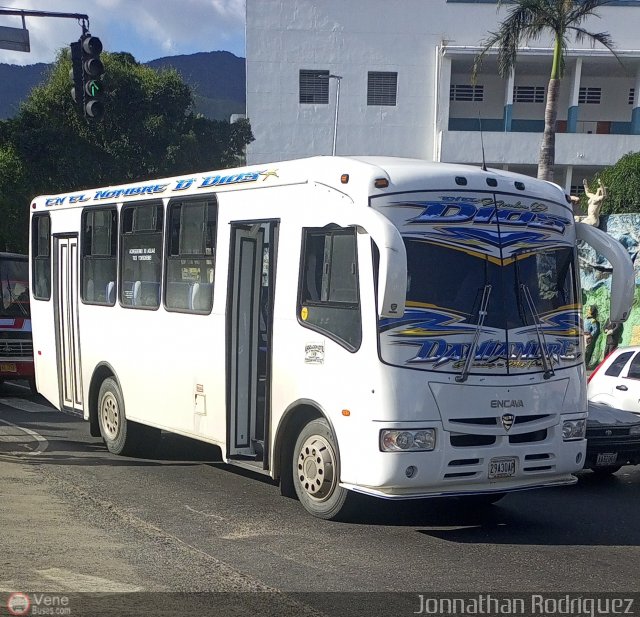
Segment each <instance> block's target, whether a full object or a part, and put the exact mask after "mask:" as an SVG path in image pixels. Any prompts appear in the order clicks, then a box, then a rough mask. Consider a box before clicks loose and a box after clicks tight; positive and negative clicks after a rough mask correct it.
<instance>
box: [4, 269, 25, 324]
mask: <svg viewBox="0 0 640 617" xmlns="http://www.w3.org/2000/svg"><path fill="white" fill-rule="evenodd" d="M0 291H1V292H2V301H1V302H0V317H29V316H30V310H29V266H28V263H27V261H26V260H21V259H7V258H4V259H0Z"/></svg>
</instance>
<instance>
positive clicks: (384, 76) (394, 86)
mask: <svg viewBox="0 0 640 617" xmlns="http://www.w3.org/2000/svg"><path fill="white" fill-rule="evenodd" d="M397 92H398V73H388V72H387V73H383V72H380V71H369V75H368V79H367V105H395V104H396V94H397Z"/></svg>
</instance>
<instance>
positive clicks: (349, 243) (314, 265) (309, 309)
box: [298, 226, 362, 351]
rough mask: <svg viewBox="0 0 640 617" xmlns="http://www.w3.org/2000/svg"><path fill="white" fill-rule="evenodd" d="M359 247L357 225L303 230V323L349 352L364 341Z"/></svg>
mask: <svg viewBox="0 0 640 617" xmlns="http://www.w3.org/2000/svg"><path fill="white" fill-rule="evenodd" d="M356 249H357V247H356V233H355V229H353V228H350V227H348V228H340V227H336V226H331V227H329V228H324V229H304V230H303V245H302V268H301V279H300V285H299V288H300V290H299V296H298V297H299V302H298V318H299V322H300V323H301V324H302V325H303V326H305V327H307V328H310V329H311V330H316V331H318V332H322V333H325V334H326V335H327V336H329V337H330V338H332V339H334V340H335V341H336V342H338V343H340V344H341V345H342V346H343V347H345V348H346V349H348V350H349V351H356V350H357V349H358V348H359V347H360V343H361V342H362V319H361V313H360V298H359V291H358V259H357V250H356Z"/></svg>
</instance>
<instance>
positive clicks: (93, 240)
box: [81, 207, 118, 306]
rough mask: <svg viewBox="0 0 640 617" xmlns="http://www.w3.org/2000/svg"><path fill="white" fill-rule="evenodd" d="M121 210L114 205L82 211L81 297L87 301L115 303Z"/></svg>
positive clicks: (111, 304) (92, 302)
mask: <svg viewBox="0 0 640 617" xmlns="http://www.w3.org/2000/svg"><path fill="white" fill-rule="evenodd" d="M117 261H118V213H117V211H116V209H115V207H111V208H95V209H91V210H85V211H84V212H83V213H82V292H81V293H82V299H83V300H84V301H85V302H87V303H88V304H107V305H109V306H113V305H114V304H115V303H116V271H117Z"/></svg>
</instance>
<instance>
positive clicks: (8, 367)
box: [0, 362, 18, 373]
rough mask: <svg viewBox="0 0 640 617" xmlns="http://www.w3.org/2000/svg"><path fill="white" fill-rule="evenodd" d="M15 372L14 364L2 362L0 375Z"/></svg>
mask: <svg viewBox="0 0 640 617" xmlns="http://www.w3.org/2000/svg"><path fill="white" fill-rule="evenodd" d="M17 371H18V369H17V368H16V365H15V362H3V363H2V364H0V373H16V372H17Z"/></svg>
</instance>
